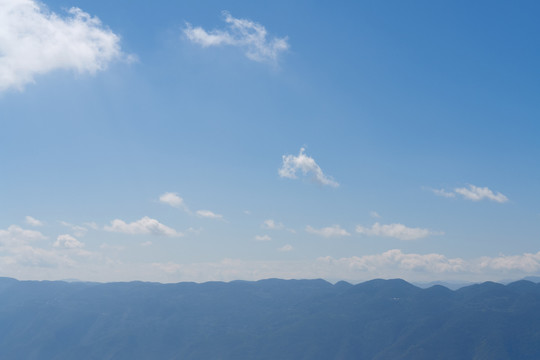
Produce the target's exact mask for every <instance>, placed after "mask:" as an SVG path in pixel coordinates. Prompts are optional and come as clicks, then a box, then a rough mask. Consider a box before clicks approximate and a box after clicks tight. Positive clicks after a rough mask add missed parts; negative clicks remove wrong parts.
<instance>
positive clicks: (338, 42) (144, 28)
mask: <svg viewBox="0 0 540 360" xmlns="http://www.w3.org/2000/svg"><path fill="white" fill-rule="evenodd" d="M539 15H540V4H539V3H538V2H536V1H522V2H519V4H516V3H511V2H507V1H476V2H472V3H471V2H470V1H452V2H442V1H419V0H418V1H407V2H404V1H397V0H395V1H384V2H380V1H354V2H353V1H349V2H346V1H341V2H330V1H318V2H313V1H295V2H291V1H281V0H279V1H268V2H252V1H234V2H233V1H204V2H201V1H182V2H178V1H160V2H159V3H155V2H149V1H138V0H129V1H128V0H118V1H113V2H111V1H96V0H92V1H90V0H46V1H44V2H37V1H34V0H0V124H1V128H0V164H1V172H0V174H1V182H0V184H1V186H0V276H8V277H14V278H18V279H35V280H59V279H79V280H84V281H131V280H143V281H158V282H179V281H196V282H203V281H213V280H219V281H230V280H236V279H243V280H257V279H263V278H273V277H278V278H286V279H289V278H324V279H327V280H329V281H337V280H347V281H351V282H361V281H365V280H369V279H373V278H398V277H399V278H403V279H406V280H408V281H436V280H442V281H485V280H504V279H519V278H521V277H524V276H530V275H540V203H539V199H540V190H539V186H538V185H539V184H540V145H539V141H538V139H539V138H540V122H539V116H540V106H539V97H538V95H539V94H540V82H539V81H538V79H539V78H540V67H539V66H538V64H540V49H539V44H538V41H537V39H538V38H539V36H540V23H538V21H537V19H538V16H539Z"/></svg>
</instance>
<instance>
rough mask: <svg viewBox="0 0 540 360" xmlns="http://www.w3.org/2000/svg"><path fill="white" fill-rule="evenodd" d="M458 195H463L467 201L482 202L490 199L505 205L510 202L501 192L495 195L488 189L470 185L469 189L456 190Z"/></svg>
mask: <svg viewBox="0 0 540 360" xmlns="http://www.w3.org/2000/svg"><path fill="white" fill-rule="evenodd" d="M454 191H455V192H456V193H458V194H460V195H463V197H465V198H466V199H469V200H472V201H480V200H484V199H488V200H491V201H495V202H498V203H505V202H507V201H508V198H507V197H506V196H504V195H503V194H501V193H500V192H498V193H496V194H495V193H494V192H493V191H491V190H490V189H488V188H487V187H478V186H474V185H469V188H464V187H463V188H457V189H455V190H454Z"/></svg>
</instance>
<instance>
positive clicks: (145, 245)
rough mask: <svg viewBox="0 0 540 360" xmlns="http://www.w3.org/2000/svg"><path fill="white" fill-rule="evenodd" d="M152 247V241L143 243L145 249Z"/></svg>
mask: <svg viewBox="0 0 540 360" xmlns="http://www.w3.org/2000/svg"><path fill="white" fill-rule="evenodd" d="M151 245H152V242H151V241H145V242H143V243H141V246H144V247H148V246H151Z"/></svg>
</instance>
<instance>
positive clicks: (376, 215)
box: [369, 211, 381, 219]
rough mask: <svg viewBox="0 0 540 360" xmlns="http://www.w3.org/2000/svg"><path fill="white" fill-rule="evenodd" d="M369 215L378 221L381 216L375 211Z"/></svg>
mask: <svg viewBox="0 0 540 360" xmlns="http://www.w3.org/2000/svg"><path fill="white" fill-rule="evenodd" d="M369 215H370V216H371V217H372V218H376V219H379V218H380V217H381V215H379V213H378V212H376V211H371V212H370V213H369Z"/></svg>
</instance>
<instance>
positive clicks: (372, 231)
mask: <svg viewBox="0 0 540 360" xmlns="http://www.w3.org/2000/svg"><path fill="white" fill-rule="evenodd" d="M356 232H357V233H360V234H364V235H371V236H383V237H391V238H396V239H399V240H415V239H421V238H424V237H426V236H428V235H441V234H442V233H441V232H438V233H437V232H432V231H430V230H428V229H422V228H410V227H407V226H405V225H403V224H388V225H381V224H379V223H378V222H376V223H375V224H373V225H372V226H371V228H366V227H363V226H360V225H358V226H357V227H356Z"/></svg>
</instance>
